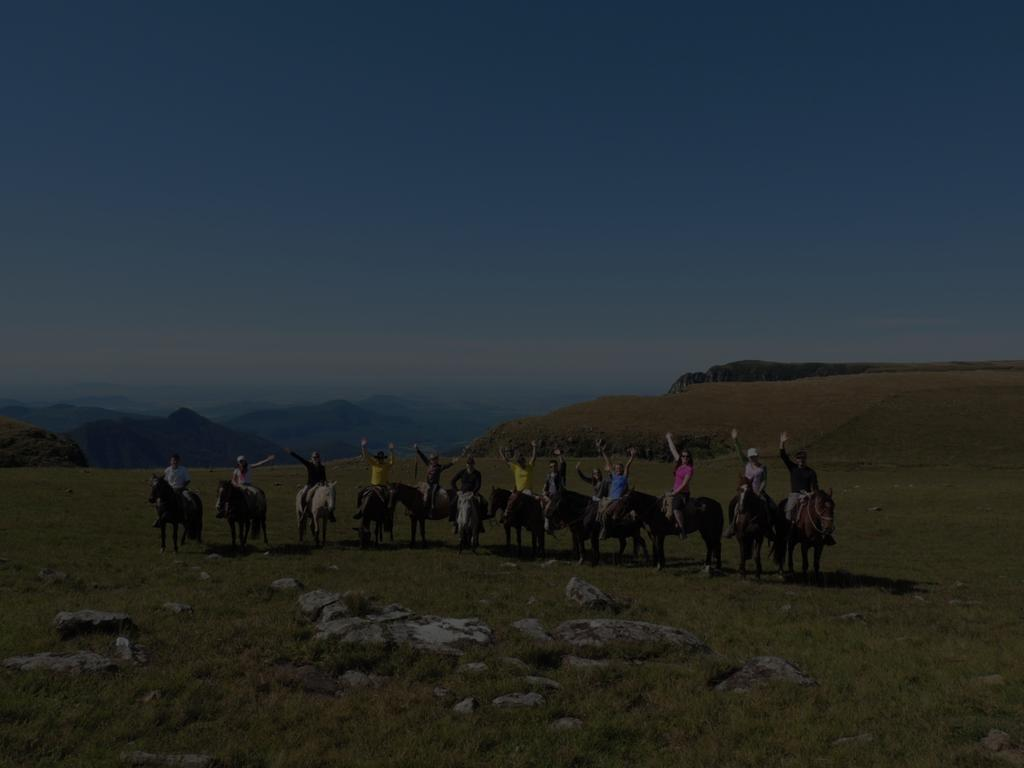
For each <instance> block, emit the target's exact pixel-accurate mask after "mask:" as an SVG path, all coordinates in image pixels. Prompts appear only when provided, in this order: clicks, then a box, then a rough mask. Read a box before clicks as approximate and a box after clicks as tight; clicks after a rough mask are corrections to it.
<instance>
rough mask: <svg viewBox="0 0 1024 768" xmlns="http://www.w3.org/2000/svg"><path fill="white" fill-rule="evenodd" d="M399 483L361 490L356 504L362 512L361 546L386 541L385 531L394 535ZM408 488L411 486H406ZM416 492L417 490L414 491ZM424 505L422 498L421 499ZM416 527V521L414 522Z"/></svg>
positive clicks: (373, 486) (367, 487) (360, 520)
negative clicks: (371, 529)
mask: <svg viewBox="0 0 1024 768" xmlns="http://www.w3.org/2000/svg"><path fill="white" fill-rule="evenodd" d="M398 485H399V483H395V484H394V485H390V486H383V485H368V486H366V487H365V488H360V489H359V493H358V495H357V496H356V503H357V505H358V507H359V509H360V510H362V512H361V517H360V519H359V546H360V547H364V548H365V547H367V546H368V545H369V544H370V542H371V540H372V541H373V542H374V543H375V544H381V543H383V541H384V534H383V532H384V531H387V532H388V533H392V532H393V530H394V522H395V506H394V504H395V499H394V495H395V488H396V486H398ZM406 487H407V488H408V487H409V486H406ZM413 490H415V489H413ZM420 503H421V504H422V498H421V499H420ZM371 524H372V525H373V527H374V531H373V535H372V536H371V534H370V526H371ZM413 525H415V520H414V522H413Z"/></svg>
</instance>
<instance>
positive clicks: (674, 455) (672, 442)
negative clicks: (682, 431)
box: [665, 432, 679, 461]
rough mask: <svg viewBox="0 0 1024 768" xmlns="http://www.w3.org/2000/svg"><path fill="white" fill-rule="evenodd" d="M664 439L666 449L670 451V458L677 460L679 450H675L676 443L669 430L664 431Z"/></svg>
mask: <svg viewBox="0 0 1024 768" xmlns="http://www.w3.org/2000/svg"><path fill="white" fill-rule="evenodd" d="M665 440H667V441H668V449H669V451H670V452H671V453H672V458H673V459H674V460H675V461H679V451H677V450H676V443H675V440H673V439H672V433H671V432H666V433H665Z"/></svg>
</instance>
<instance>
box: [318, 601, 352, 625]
mask: <svg viewBox="0 0 1024 768" xmlns="http://www.w3.org/2000/svg"><path fill="white" fill-rule="evenodd" d="M351 616H352V611H351V610H350V609H349V607H348V606H347V605H345V603H342V602H338V603H331V604H330V605H326V606H324V607H323V608H322V609H321V611H320V615H319V616H318V619H319V622H320V623H321V624H326V623H327V622H330V621H334V620H335V619H348V618H351Z"/></svg>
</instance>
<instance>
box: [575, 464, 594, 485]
mask: <svg viewBox="0 0 1024 768" xmlns="http://www.w3.org/2000/svg"><path fill="white" fill-rule="evenodd" d="M576 474H577V475H579V476H580V480H582V481H583V482H584V483H586V484H587V485H593V484H594V479H593V478H592V477H587V476H586V475H584V474H583V470H582V469H580V462H578V461H577V462H576Z"/></svg>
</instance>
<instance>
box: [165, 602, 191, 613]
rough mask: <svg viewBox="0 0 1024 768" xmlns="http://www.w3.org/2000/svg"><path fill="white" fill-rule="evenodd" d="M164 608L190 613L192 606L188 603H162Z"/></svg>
mask: <svg viewBox="0 0 1024 768" xmlns="http://www.w3.org/2000/svg"><path fill="white" fill-rule="evenodd" d="M164 610H165V611H170V612H171V613H192V606H191V605H189V604H188V603H164Z"/></svg>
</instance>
